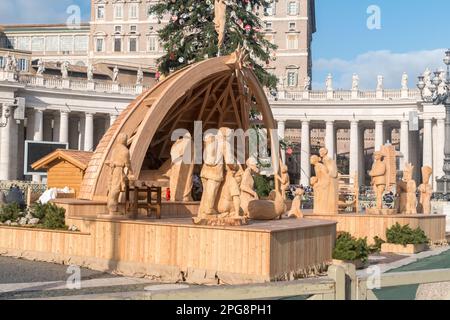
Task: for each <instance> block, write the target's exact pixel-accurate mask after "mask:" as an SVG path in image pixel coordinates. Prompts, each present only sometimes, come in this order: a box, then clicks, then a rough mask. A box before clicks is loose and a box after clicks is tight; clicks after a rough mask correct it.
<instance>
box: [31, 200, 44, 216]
mask: <svg viewBox="0 0 450 320" xmlns="http://www.w3.org/2000/svg"><path fill="white" fill-rule="evenodd" d="M47 207H48V205H47V204H42V203H40V202H36V203H34V204H33V205H32V206H31V208H30V213H31V215H32V216H33V217H34V218H38V219H39V220H43V219H44V217H45V211H46V209H47Z"/></svg>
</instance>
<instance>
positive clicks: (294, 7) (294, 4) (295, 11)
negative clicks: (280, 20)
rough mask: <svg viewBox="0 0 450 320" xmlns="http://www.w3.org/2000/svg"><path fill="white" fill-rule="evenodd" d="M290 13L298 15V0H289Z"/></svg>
mask: <svg viewBox="0 0 450 320" xmlns="http://www.w3.org/2000/svg"><path fill="white" fill-rule="evenodd" d="M287 11H288V15H290V16H296V15H298V4H297V2H296V1H289V3H288V10H287Z"/></svg>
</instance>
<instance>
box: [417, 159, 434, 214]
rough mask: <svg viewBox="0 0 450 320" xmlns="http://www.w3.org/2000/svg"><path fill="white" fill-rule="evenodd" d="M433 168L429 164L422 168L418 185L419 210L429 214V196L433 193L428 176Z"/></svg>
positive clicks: (429, 176)
mask: <svg viewBox="0 0 450 320" xmlns="http://www.w3.org/2000/svg"><path fill="white" fill-rule="evenodd" d="M432 173H433V169H432V168H431V167H429V166H425V167H423V168H422V179H423V180H422V184H421V185H420V186H419V192H420V200H419V203H420V212H421V213H423V214H431V196H432V195H433V186H432V185H431V184H430V178H431V175H432Z"/></svg>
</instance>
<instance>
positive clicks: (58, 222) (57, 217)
mask: <svg viewBox="0 0 450 320" xmlns="http://www.w3.org/2000/svg"><path fill="white" fill-rule="evenodd" d="M65 213H66V210H65V209H64V208H60V207H58V206H57V205H55V204H52V203H49V204H46V208H45V216H44V218H43V220H42V224H43V226H44V227H45V228H47V229H67V227H66V221H65V219H64V218H65Z"/></svg>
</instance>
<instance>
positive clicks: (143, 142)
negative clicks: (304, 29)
mask: <svg viewBox="0 0 450 320" xmlns="http://www.w3.org/2000/svg"><path fill="white" fill-rule="evenodd" d="M241 65H242V61H239V57H238V54H233V55H231V56H225V57H218V58H213V59H209V60H206V61H203V62H199V63H197V64H194V65H191V66H189V67H186V68H184V69H182V70H179V71H177V72H175V73H173V74H172V75H170V76H169V77H168V78H166V79H165V80H164V81H162V82H160V83H159V84H158V85H156V86H155V87H153V88H152V89H150V90H149V91H147V92H145V93H143V94H142V95H141V96H139V97H138V98H136V100H134V101H133V102H132V103H131V104H130V105H129V106H128V107H127V108H126V109H125V110H124V111H123V112H122V113H121V114H120V116H119V117H118V119H117V121H116V122H115V123H114V124H113V125H112V126H111V127H110V128H109V130H108V131H107V133H106V134H105V136H104V137H103V139H102V140H101V141H100V143H99V145H98V147H97V149H96V151H95V153H94V155H93V156H92V159H91V161H90V163H89V166H88V168H87V169H86V172H85V177H84V180H83V183H82V186H81V192H80V196H79V197H80V198H81V199H87V200H104V199H105V198H106V196H107V187H108V180H109V176H110V168H109V167H108V166H106V165H105V161H106V160H107V159H109V158H110V157H111V149H112V147H113V145H114V144H115V142H116V139H117V136H118V135H119V134H120V133H126V134H127V135H128V137H129V147H130V153H131V163H132V167H133V172H134V174H135V175H136V176H139V175H140V173H141V170H143V164H144V160H145V159H147V158H148V157H149V154H151V155H152V156H153V157H155V158H156V159H163V158H167V159H168V158H169V157H170V148H171V146H172V143H171V142H170V141H171V139H170V138H171V134H172V132H173V131H174V130H175V129H178V128H184V129H187V130H189V131H190V132H192V130H193V127H194V121H202V123H203V130H207V129H209V128H220V127H223V126H226V127H229V128H232V129H238V128H242V129H244V130H246V129H248V127H249V112H250V110H251V109H253V108H255V109H257V110H259V111H260V112H261V114H262V116H263V121H264V125H265V127H266V128H268V129H274V128H276V124H275V121H274V119H273V115H272V112H271V109H270V105H269V102H268V101H267V97H266V95H265V93H264V91H263V89H262V87H261V85H260V84H259V82H258V80H257V78H256V76H255V74H254V73H253V72H252V71H251V70H250V69H248V68H245V67H241ZM153 169H155V168H153Z"/></svg>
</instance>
